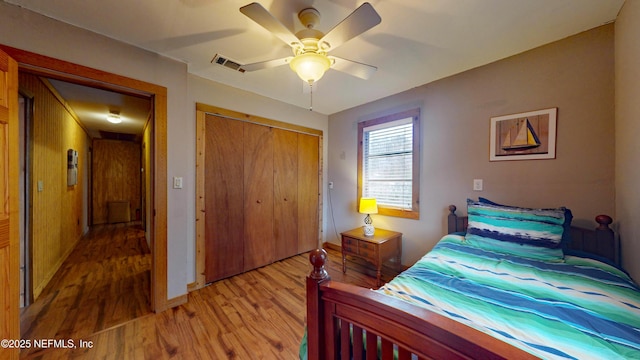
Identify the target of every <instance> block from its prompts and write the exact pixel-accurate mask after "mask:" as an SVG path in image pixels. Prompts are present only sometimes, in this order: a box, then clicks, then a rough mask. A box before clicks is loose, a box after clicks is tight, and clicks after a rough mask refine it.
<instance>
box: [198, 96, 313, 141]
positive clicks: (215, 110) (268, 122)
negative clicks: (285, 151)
mask: <svg viewBox="0 0 640 360" xmlns="http://www.w3.org/2000/svg"><path fill="white" fill-rule="evenodd" d="M196 111H201V112H204V113H208V114H211V115H216V116H221V117H226V118H230V119H234V120H240V121H247V122H251V123H255V124H260V125H265V126H270V127H274V128H279V129H285V130H291V131H297V132H301V133H305V134H309V135H316V136H322V130H318V129H312V128H309V127H306V126H301V125H296V124H291V123H287V122H284V121H278V120H272V119H267V118H263V117H260V116H255V115H250V114H245V113H241V112H238V111H233V110H228V109H223V108H220V107H217V106H212V105H206V104H202V103H196Z"/></svg>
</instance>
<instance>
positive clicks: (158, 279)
mask: <svg viewBox="0 0 640 360" xmlns="http://www.w3.org/2000/svg"><path fill="white" fill-rule="evenodd" d="M0 49H2V50H3V51H4V52H6V53H8V54H9V55H10V56H11V57H12V58H13V59H15V60H16V61H17V62H18V65H19V70H20V71H28V72H30V73H34V74H37V75H39V76H45V77H49V78H55V79H60V80H63V81H71V82H74V83H78V84H83V85H87V86H93V87H98V88H102V89H107V90H112V91H123V92H127V93H130V94H134V95H138V96H146V97H148V98H149V99H151V102H152V104H153V114H152V116H151V120H150V124H151V126H152V129H151V134H150V138H151V146H149V147H150V148H151V150H150V152H151V155H150V156H151V169H150V171H149V174H150V175H149V178H150V184H149V189H147V192H148V193H149V194H150V196H149V199H148V201H149V204H150V205H149V207H148V208H147V213H148V214H149V216H148V218H147V223H148V224H149V227H148V232H149V239H150V249H151V253H152V258H153V260H152V266H151V281H150V287H151V290H150V292H151V296H150V308H151V310H152V311H155V312H160V311H163V310H165V309H166V308H168V306H169V302H168V299H167V192H166V188H167V168H166V165H167V164H166V155H167V143H166V125H167V124H166V121H167V115H166V114H167V113H166V109H167V89H166V88H165V87H162V86H158V85H155V84H150V83H146V82H143V81H138V80H134V79H130V78H126V77H123V76H120V75H115V74H111V73H107V72H103V71H100V70H97V69H92V68H87V67H84V66H81V65H77V64H72V63H69V62H65V61H62V60H57V59H53V58H49V57H46V56H42V55H38V54H35V53H31V52H27V51H23V50H20V49H15V48H12V47H8V46H4V45H0ZM18 266H19V265H18V263H17V262H16V268H15V269H13V270H12V271H15V272H16V273H18V272H19V269H18ZM12 321H17V319H14V320H12Z"/></svg>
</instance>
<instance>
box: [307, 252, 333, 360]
mask: <svg viewBox="0 0 640 360" xmlns="http://www.w3.org/2000/svg"><path fill="white" fill-rule="evenodd" d="M309 262H310V263H311V265H312V266H313V270H312V271H311V273H310V274H309V275H308V276H307V355H308V359H309V360H321V359H325V346H324V342H323V341H322V339H324V316H323V311H324V309H323V306H322V305H321V302H320V285H321V284H322V283H323V282H325V281H329V280H330V279H331V278H330V277H329V273H327V270H326V269H325V267H324V266H325V264H326V262H327V252H326V251H325V250H324V249H315V250H312V251H311V253H309Z"/></svg>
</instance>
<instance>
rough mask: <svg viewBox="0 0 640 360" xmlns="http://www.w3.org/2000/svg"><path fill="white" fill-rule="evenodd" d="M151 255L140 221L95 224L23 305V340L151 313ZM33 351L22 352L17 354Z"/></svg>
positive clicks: (77, 334)
mask: <svg viewBox="0 0 640 360" xmlns="http://www.w3.org/2000/svg"><path fill="white" fill-rule="evenodd" d="M150 269H151V253H150V251H149V247H148V246H147V243H146V240H145V238H144V231H143V230H142V229H141V228H140V225H139V223H128V224H112V225H100V226H96V227H94V228H93V229H91V230H90V231H89V233H88V234H87V235H86V236H84V237H83V238H82V239H81V240H80V241H79V242H78V244H77V245H76V247H75V249H74V250H73V251H72V252H71V254H70V255H69V257H68V258H67V259H66V261H65V262H64V263H63V264H62V266H61V267H60V269H59V270H58V272H57V273H56V275H55V276H54V277H53V279H51V281H50V283H49V284H48V285H47V286H46V288H45V289H44V290H43V292H42V294H41V295H40V297H39V298H38V299H37V300H36V301H35V302H33V303H32V304H31V305H30V306H28V307H26V308H24V309H22V311H21V317H20V329H21V338H22V339H79V338H83V337H87V336H89V335H91V334H94V333H96V332H99V331H102V330H105V329H109V328H111V327H114V326H116V325H119V324H122V323H125V322H127V321H130V320H132V319H135V318H138V317H141V316H143V315H146V314H150V313H151V311H150V310H149V288H150ZM37 350H38V349H31V351H30V350H29V349H26V350H23V351H21V357H25V356H28V355H33V352H37Z"/></svg>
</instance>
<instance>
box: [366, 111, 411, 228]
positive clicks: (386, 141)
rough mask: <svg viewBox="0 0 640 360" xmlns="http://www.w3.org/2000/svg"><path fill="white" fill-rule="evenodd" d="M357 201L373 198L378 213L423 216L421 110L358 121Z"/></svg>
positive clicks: (409, 216) (407, 216) (406, 216)
mask: <svg viewBox="0 0 640 360" xmlns="http://www.w3.org/2000/svg"><path fill="white" fill-rule="evenodd" d="M358 144H359V145H358V202H359V201H360V198H361V197H373V198H375V199H376V201H377V203H378V213H379V214H382V215H390V216H398V217H405V218H411V219H418V218H419V217H420V211H419V206H418V202H419V192H420V161H419V159H420V109H413V110H409V111H404V112H401V113H397V114H393V115H389V116H385V117H382V118H377V119H372V120H367V121H363V122H360V123H358Z"/></svg>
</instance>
